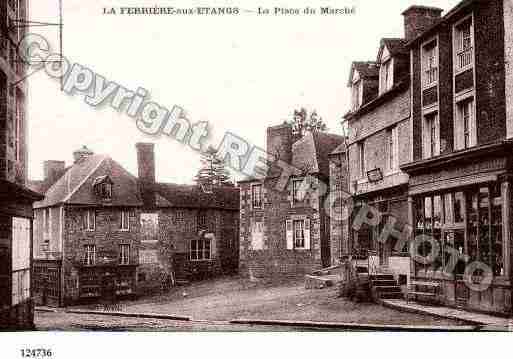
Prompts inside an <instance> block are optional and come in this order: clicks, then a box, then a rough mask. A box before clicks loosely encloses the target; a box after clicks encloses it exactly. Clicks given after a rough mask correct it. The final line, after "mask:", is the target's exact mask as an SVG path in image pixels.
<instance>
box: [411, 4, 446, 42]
mask: <svg viewBox="0 0 513 359" xmlns="http://www.w3.org/2000/svg"><path fill="white" fill-rule="evenodd" d="M442 11H443V10H442V9H440V8H437V7H429V6H419V5H413V6H410V7H409V8H408V9H406V10H405V11H404V12H403V16H404V36H405V38H406V41H411V40H413V39H415V38H416V37H417V36H419V35H420V34H422V33H423V32H424V31H426V30H427V29H429V28H430V27H431V26H433V25H434V24H435V23H436V22H438V21H439V20H440V19H441V18H442Z"/></svg>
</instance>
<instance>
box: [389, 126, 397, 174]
mask: <svg viewBox="0 0 513 359" xmlns="http://www.w3.org/2000/svg"><path fill="white" fill-rule="evenodd" d="M386 141H387V142H386V151H387V169H388V171H389V172H394V171H397V170H398V169H399V136H398V132H397V126H394V127H392V128H390V129H388V130H387V133H386Z"/></svg>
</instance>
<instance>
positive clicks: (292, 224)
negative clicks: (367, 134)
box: [239, 124, 344, 278]
mask: <svg viewBox="0 0 513 359" xmlns="http://www.w3.org/2000/svg"><path fill="white" fill-rule="evenodd" d="M343 141H344V139H343V137H341V136H337V135H332V134H327V133H322V132H307V133H306V134H305V135H304V136H303V137H302V138H301V139H298V140H295V138H294V136H293V131H292V127H291V126H290V125H287V124H283V125H278V126H273V127H269V128H268V129H267V153H268V154H272V155H273V156H274V157H275V158H279V160H280V161H283V162H284V163H287V164H289V165H291V166H292V167H293V168H295V169H296V172H295V174H294V175H293V176H292V177H290V179H289V181H288V183H287V185H286V188H285V190H280V189H277V183H278V182H279V179H280V172H277V171H276V169H275V168H274V166H271V168H270V170H269V171H268V172H267V176H266V177H265V178H263V179H248V180H246V181H241V182H239V187H240V198H241V199H240V272H241V273H242V274H243V275H248V276H250V277H251V278H276V277H282V276H298V275H302V274H305V273H309V272H312V271H313V270H317V269H321V268H323V267H328V266H330V264H331V253H330V250H331V247H330V222H329V216H328V213H327V211H325V210H324V203H325V199H326V197H327V193H328V191H329V183H330V182H329V159H328V155H329V154H330V153H331V152H332V151H334V150H335V149H336V148H337V147H339V146H340V145H341V144H342V143H343Z"/></svg>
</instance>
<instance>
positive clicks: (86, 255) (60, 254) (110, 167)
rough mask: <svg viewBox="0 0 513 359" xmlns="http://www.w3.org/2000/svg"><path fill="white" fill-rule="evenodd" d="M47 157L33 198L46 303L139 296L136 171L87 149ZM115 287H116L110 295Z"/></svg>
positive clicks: (38, 286)
mask: <svg viewBox="0 0 513 359" xmlns="http://www.w3.org/2000/svg"><path fill="white" fill-rule="evenodd" d="M73 155H74V163H73V165H72V166H70V167H68V168H65V163H64V162H61V161H47V162H45V163H44V172H45V179H44V181H42V182H40V183H32V186H33V188H34V189H38V190H39V191H41V192H42V193H45V199H44V200H43V201H40V202H36V203H35V204H34V249H33V256H34V292H35V297H36V300H37V302H38V303H40V304H43V305H54V306H61V305H68V304H70V303H73V302H77V301H79V300H86V299H92V300H97V299H98V298H101V297H106V296H109V295H112V294H113V293H115V294H116V295H117V296H122V295H134V294H136V282H137V277H136V275H137V266H138V265H139V246H140V236H139V233H140V229H139V227H140V224H139V222H140V221H139V218H140V213H141V208H142V205H143V202H142V198H141V195H140V192H139V184H138V180H137V178H136V177H134V176H133V175H131V174H130V173H128V172H127V171H126V170H125V169H124V168H123V167H122V166H121V165H120V164H118V163H117V162H116V161H114V160H113V159H112V158H110V157H108V156H104V155H97V154H94V153H93V152H91V151H90V150H88V149H87V148H85V147H84V148H82V149H80V150H78V151H75V152H74V153H73ZM111 292H112V293H111Z"/></svg>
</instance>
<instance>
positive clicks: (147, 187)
mask: <svg viewBox="0 0 513 359" xmlns="http://www.w3.org/2000/svg"><path fill="white" fill-rule="evenodd" d="M135 147H136V148H137V170H138V176H139V185H140V188H141V195H142V199H143V203H144V206H145V207H147V208H154V207H155V205H156V198H155V191H154V188H153V187H154V185H155V152H154V148H155V145H154V144H153V143H137V144H136V145H135Z"/></svg>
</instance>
